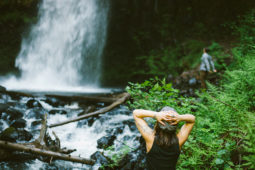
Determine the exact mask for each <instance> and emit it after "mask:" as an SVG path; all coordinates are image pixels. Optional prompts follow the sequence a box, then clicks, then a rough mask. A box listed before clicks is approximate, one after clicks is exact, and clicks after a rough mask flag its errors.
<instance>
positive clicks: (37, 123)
mask: <svg viewBox="0 0 255 170" xmlns="http://www.w3.org/2000/svg"><path fill="white" fill-rule="evenodd" d="M41 123H42V121H41V120H36V121H33V122H32V124H31V125H32V126H33V127H35V126H38V125H40V124H41Z"/></svg>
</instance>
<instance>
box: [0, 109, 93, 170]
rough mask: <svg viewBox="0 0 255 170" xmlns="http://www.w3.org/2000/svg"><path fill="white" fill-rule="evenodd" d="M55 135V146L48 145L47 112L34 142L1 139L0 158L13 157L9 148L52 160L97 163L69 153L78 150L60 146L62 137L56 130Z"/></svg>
mask: <svg viewBox="0 0 255 170" xmlns="http://www.w3.org/2000/svg"><path fill="white" fill-rule="evenodd" d="M53 135H54V136H55V138H56V144H55V145H53V146H51V145H50V146H48V145H47V138H48V139H49V138H50V136H49V135H48V134H47V114H45V116H44V119H43V121H42V126H41V130H40V136H39V137H38V138H37V139H36V140H34V141H33V142H30V143H11V142H8V141H3V140H0V158H1V159H7V158H9V157H11V154H12V152H9V151H8V150H13V151H22V152H27V153H32V154H35V155H41V156H47V157H50V162H51V161H52V159H53V158H54V159H61V160H66V161H72V162H78V163H83V164H88V165H93V164H94V163H95V161H94V160H91V159H86V158H82V157H77V156H71V155H69V153H72V152H74V151H76V149H67V148H60V139H59V138H58V136H57V135H56V133H55V132H53ZM50 140H51V139H50Z"/></svg>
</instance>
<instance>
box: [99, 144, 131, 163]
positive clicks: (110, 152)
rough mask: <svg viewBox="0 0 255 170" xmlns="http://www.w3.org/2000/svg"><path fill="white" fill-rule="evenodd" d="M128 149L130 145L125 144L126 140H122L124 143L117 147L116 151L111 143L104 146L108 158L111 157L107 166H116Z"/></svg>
mask: <svg viewBox="0 0 255 170" xmlns="http://www.w3.org/2000/svg"><path fill="white" fill-rule="evenodd" d="M130 151H131V150H130V147H129V146H128V145H126V142H124V145H122V147H121V148H119V149H118V150H117V151H116V148H115V147H114V146H113V145H112V146H109V147H108V148H106V150H105V153H106V155H107V156H108V157H109V158H111V160H112V162H111V163H110V164H108V165H107V166H109V167H112V168H114V167H116V166H117V165H118V163H119V161H120V160H121V159H122V158H123V157H124V156H125V155H126V154H128V153H129V152H130ZM102 168H103V167H102Z"/></svg>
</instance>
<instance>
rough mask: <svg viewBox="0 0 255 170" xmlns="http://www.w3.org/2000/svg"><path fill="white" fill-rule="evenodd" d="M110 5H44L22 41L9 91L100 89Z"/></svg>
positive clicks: (74, 0) (68, 1)
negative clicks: (17, 76) (15, 72)
mask: <svg viewBox="0 0 255 170" xmlns="http://www.w3.org/2000/svg"><path fill="white" fill-rule="evenodd" d="M108 9H109V4H108V1H107V0H43V1H42V2H41V4H40V8H39V16H38V17H39V19H38V22H37V23H36V24H35V25H34V26H32V28H31V31H30V33H29V35H28V36H27V37H26V38H24V39H23V40H22V45H21V51H20V53H19V55H18V56H17V58H16V63H15V64H16V67H18V68H19V69H20V71H21V76H20V77H19V78H16V77H14V76H12V77H9V78H8V79H7V80H5V81H4V82H3V83H2V84H3V85H5V86H6V87H7V88H9V89H29V90H33V89H37V90H68V89H70V88H78V89H80V88H84V87H93V88H95V87H99V86H100V74H101V56H102V52H103V49H104V44H105V39H106V30H107V14H108Z"/></svg>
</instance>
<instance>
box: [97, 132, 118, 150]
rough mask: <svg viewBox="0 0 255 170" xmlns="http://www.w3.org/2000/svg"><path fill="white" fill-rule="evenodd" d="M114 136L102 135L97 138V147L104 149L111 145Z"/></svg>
mask: <svg viewBox="0 0 255 170" xmlns="http://www.w3.org/2000/svg"><path fill="white" fill-rule="evenodd" d="M115 139H116V136H113V135H112V136H104V137H102V138H100V139H98V140H97V148H101V149H106V148H107V147H109V146H111V145H113V142H114V140H115Z"/></svg>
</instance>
